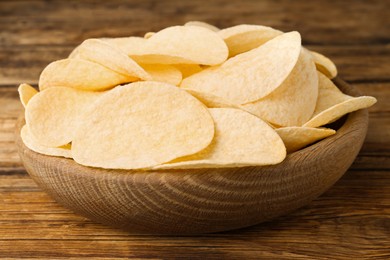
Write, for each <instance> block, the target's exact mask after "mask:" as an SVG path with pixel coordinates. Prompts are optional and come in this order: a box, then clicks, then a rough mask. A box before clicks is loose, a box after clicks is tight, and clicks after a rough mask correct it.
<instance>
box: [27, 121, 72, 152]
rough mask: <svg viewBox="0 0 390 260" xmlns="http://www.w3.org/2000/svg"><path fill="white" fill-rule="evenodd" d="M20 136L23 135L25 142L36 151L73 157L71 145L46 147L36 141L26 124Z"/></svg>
mask: <svg viewBox="0 0 390 260" xmlns="http://www.w3.org/2000/svg"><path fill="white" fill-rule="evenodd" d="M20 136H21V137H22V140H23V143H24V144H25V145H26V146H27V147H28V148H29V149H30V150H33V151H34V152H37V153H41V154H45V155H51V156H59V157H65V158H72V153H71V150H70V148H71V145H70V144H67V145H64V146H60V147H46V146H43V145H41V144H39V143H37V142H36V141H35V139H34V138H33V137H32V136H31V134H30V132H29V130H28V128H27V126H26V125H24V126H23V127H22V130H21V132H20Z"/></svg>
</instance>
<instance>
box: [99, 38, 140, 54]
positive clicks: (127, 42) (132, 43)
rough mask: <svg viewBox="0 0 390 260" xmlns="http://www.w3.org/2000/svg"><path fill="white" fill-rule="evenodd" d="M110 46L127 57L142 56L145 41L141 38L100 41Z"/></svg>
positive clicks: (105, 39)
mask: <svg viewBox="0 0 390 260" xmlns="http://www.w3.org/2000/svg"><path fill="white" fill-rule="evenodd" d="M101 40H103V41H105V42H107V43H108V44H110V45H114V46H116V47H118V48H119V49H121V50H122V51H123V52H125V53H126V54H127V55H128V56H131V55H142V54H143V53H144V49H145V45H146V41H147V39H145V38H143V37H135V36H131V37H119V38H104V39H101Z"/></svg>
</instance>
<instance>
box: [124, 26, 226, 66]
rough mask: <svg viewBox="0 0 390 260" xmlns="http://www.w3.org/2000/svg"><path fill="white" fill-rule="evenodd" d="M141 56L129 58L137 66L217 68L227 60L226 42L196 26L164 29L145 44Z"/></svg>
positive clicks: (134, 55) (133, 55)
mask: <svg viewBox="0 0 390 260" xmlns="http://www.w3.org/2000/svg"><path fill="white" fill-rule="evenodd" d="M141 53H142V54H129V55H130V56H131V57H132V58H133V59H135V60H136V61H137V62H139V63H153V64H204V65H217V64H220V63H222V62H224V61H225V60H226V58H227V56H228V49H227V46H226V44H225V42H224V41H223V40H222V38H221V37H219V35H218V34H217V33H215V32H212V31H210V30H208V29H205V28H202V27H199V26H173V27H168V28H165V29H163V30H161V31H159V32H157V33H155V34H154V35H153V36H151V37H150V38H149V39H147V40H146V44H145V45H144V49H143V50H142V51H141Z"/></svg>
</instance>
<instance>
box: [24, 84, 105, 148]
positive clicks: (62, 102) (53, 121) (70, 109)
mask: <svg viewBox="0 0 390 260" xmlns="http://www.w3.org/2000/svg"><path fill="white" fill-rule="evenodd" d="M101 95H102V93H101V92H87V91H81V90H76V89H72V88H66V87H52V88H48V89H45V90H43V91H41V92H39V93H38V94H36V95H35V96H34V97H33V98H32V99H31V100H30V102H28V104H27V106H26V111H25V114H26V124H27V127H28V129H29V130H30V132H31V135H32V137H33V138H34V139H35V140H36V142H37V143H39V144H40V145H42V146H47V147H58V146H62V145H66V144H68V143H70V142H71V141H72V140H73V136H74V132H75V130H76V128H77V126H78V124H79V123H80V116H81V115H82V114H83V112H84V111H85V110H86V108H87V107H88V106H90V104H91V103H93V102H94V101H95V100H96V99H97V98H98V97H100V96H101Z"/></svg>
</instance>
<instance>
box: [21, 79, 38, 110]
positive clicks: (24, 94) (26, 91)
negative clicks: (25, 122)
mask: <svg viewBox="0 0 390 260" xmlns="http://www.w3.org/2000/svg"><path fill="white" fill-rule="evenodd" d="M18 92H19V98H20V102H21V103H22V105H23V106H24V107H26V106H27V103H28V102H29V101H30V99H31V98H32V97H33V96H35V95H36V94H38V90H36V89H35V88H33V87H32V86H30V85H29V84H26V83H23V84H20V85H19V87H18Z"/></svg>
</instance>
